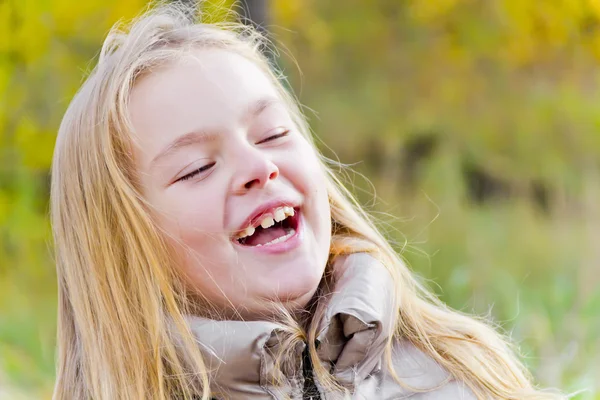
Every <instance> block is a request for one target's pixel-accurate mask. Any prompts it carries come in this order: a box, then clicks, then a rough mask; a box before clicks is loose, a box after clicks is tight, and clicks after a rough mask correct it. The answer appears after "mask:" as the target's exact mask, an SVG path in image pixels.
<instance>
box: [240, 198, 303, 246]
mask: <svg viewBox="0 0 600 400" xmlns="http://www.w3.org/2000/svg"><path fill="white" fill-rule="evenodd" d="M285 206H288V207H292V208H294V209H297V208H298V204H297V203H296V202H294V201H291V200H284V199H276V200H271V201H269V202H267V203H265V204H262V205H261V206H259V207H257V208H256V209H255V210H254V211H253V212H252V213H251V214H250V216H248V218H246V220H245V221H244V222H243V223H242V225H241V226H240V227H239V228H238V229H237V231H236V232H235V234H234V235H233V237H235V235H236V234H237V233H239V232H241V231H243V230H244V229H246V228H247V227H248V226H250V225H252V226H257V225H258V222H259V221H260V219H261V218H262V217H263V215H265V214H269V213H272V212H273V210H275V209H277V208H279V207H285Z"/></svg>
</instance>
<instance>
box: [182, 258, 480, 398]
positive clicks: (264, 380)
mask: <svg viewBox="0 0 600 400" xmlns="http://www.w3.org/2000/svg"><path fill="white" fill-rule="evenodd" d="M336 263H342V264H339V265H336V268H335V269H334V270H335V271H339V276H338V277H337V279H336V282H337V283H336V290H335V293H333V294H332V295H331V296H330V297H329V301H328V303H327V304H326V305H324V307H326V311H325V317H324V318H323V320H322V321H321V325H320V326H321V329H319V332H321V333H320V334H319V335H318V341H317V343H318V348H317V353H318V355H319V361H318V362H321V363H323V364H324V365H326V366H328V367H329V368H330V371H331V372H332V374H333V375H334V376H335V377H336V378H337V379H338V381H340V382H342V384H343V385H344V386H345V387H346V388H348V389H349V390H350V392H351V393H352V396H351V398H352V399H368V400H374V399H377V400H378V399H389V400H391V399H411V400H438V399H439V400H442V399H444V400H458V399H461V400H462V399H464V400H467V399H469V400H472V399H475V396H474V395H473V393H472V392H471V391H470V389H468V388H467V387H466V385H465V384H464V383H462V382H459V381H457V380H455V379H453V378H452V377H451V376H450V375H449V374H448V372H446V371H445V370H444V369H442V368H441V367H440V366H439V365H438V364H437V363H436V362H435V361H433V360H432V359H431V358H430V357H428V356H427V355H425V354H424V353H423V352H421V351H420V350H418V349H417V348H416V347H415V346H413V345H412V344H410V343H409V342H407V341H398V342H396V343H395V346H394V352H393V368H394V370H395V371H396V374H397V375H398V377H399V378H400V379H401V381H402V382H403V383H405V384H406V386H408V387H411V388H412V389H415V390H412V389H408V388H405V387H402V386H401V385H399V384H398V383H397V382H396V381H395V380H394V379H393V378H392V377H391V376H390V375H389V373H388V372H387V368H386V367H385V362H384V359H383V353H384V346H385V343H386V340H387V339H388V338H389V337H390V335H391V334H392V332H393V328H394V327H393V326H392V325H393V315H394V312H395V306H394V305H393V304H392V301H391V299H392V298H393V296H391V290H392V283H391V279H390V275H389V273H388V271H387V270H386V269H385V267H384V266H383V265H381V264H380V263H379V262H377V261H376V260H375V259H374V258H372V257H371V256H369V255H367V254H353V255H350V256H347V257H343V258H340V259H339V260H337V261H336ZM190 321H191V327H192V331H193V332H194V334H195V335H196V338H197V340H198V342H199V343H200V345H201V348H202V349H203V353H204V355H205V357H206V358H207V362H208V364H209V366H210V368H211V370H212V382H213V390H214V392H215V393H214V395H213V396H214V397H215V398H218V399H232V400H238V399H248V400H273V399H275V400H279V399H293V400H296V399H302V400H304V399H313V400H317V399H321V400H331V399H336V400H337V399H341V398H343V396H341V395H340V394H339V393H324V390H323V388H322V386H321V385H320V384H319V382H315V381H314V379H313V377H314V376H313V372H312V361H310V359H309V357H308V355H307V352H305V351H304V349H305V347H306V346H305V345H304V343H301V344H300V345H299V346H298V348H297V349H294V350H293V351H292V352H291V353H290V354H295V356H294V357H295V359H294V360H288V361H290V362H289V363H286V365H284V366H282V367H280V368H276V367H275V363H274V356H273V354H277V346H278V345H280V339H279V338H280V337H281V334H282V332H283V331H284V328H283V327H282V326H280V325H277V324H275V323H270V322H264V321H249V322H244V321H214V320H208V319H201V318H195V317H194V318H191V320H190ZM294 357H290V358H294ZM288 364H289V365H288ZM277 377H279V378H282V379H281V380H283V382H285V383H284V384H283V385H279V386H277V387H275V386H274V384H273V382H275V381H276V380H275V379H274V378H277ZM281 380H280V381H281Z"/></svg>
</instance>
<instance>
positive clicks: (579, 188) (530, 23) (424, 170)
mask: <svg viewBox="0 0 600 400" xmlns="http://www.w3.org/2000/svg"><path fill="white" fill-rule="evenodd" d="M146 3H147V2H146V1H140V0H83V1H72V0H0V399H19V398H32V399H37V398H49V397H50V395H51V391H52V386H53V380H54V347H55V329H56V321H55V320H56V277H55V272H54V265H53V261H52V242H51V235H50V226H49V222H48V190H49V167H50V162H51V157H52V151H53V146H54V141H55V137H56V131H57V127H58V124H59V122H60V119H61V117H62V114H63V112H64V111H65V109H66V107H67V105H68V103H69V101H70V99H71V97H72V96H73V94H74V93H75V91H76V90H77V88H78V86H79V85H80V84H81V82H82V79H83V77H84V76H85V74H86V72H87V71H89V70H90V69H91V67H92V66H93V65H94V63H95V60H96V59H95V56H96V55H97V52H98V50H99V48H100V45H101V43H102V40H103V38H104V36H105V34H106V33H107V31H108V29H109V28H110V26H111V25H113V24H114V23H115V22H117V21H118V20H119V19H122V18H124V19H128V18H131V17H133V16H134V15H136V14H137V13H139V12H140V10H142V9H143V8H144V7H145V5H146ZM232 3H234V2H233V1H231V0H230V1H217V2H216V4H215V3H206V4H205V5H204V6H203V7H204V8H205V9H207V11H208V13H209V14H210V18H211V19H213V20H214V19H217V20H218V19H222V18H225V15H226V14H225V13H224V12H222V7H229V6H231V5H232ZM247 3H248V4H247V6H248V7H247V9H248V8H249V9H250V13H247V12H246V15H248V14H249V15H250V17H251V18H252V19H253V20H255V22H258V23H260V24H262V26H263V27H265V28H266V29H267V30H268V32H269V34H270V35H271V38H272V39H273V40H274V42H275V43H276V44H277V46H278V47H279V49H280V53H279V55H278V58H277V59H276V62H277V63H278V64H279V66H280V68H281V69H282V70H283V71H284V73H285V74H286V75H287V76H289V80H290V84H291V86H292V87H293V88H294V90H295V91H296V93H297V94H298V96H299V98H300V99H301V101H302V102H303V104H304V105H306V107H307V109H306V112H307V115H308V117H309V119H310V122H311V125H312V127H313V129H314V131H315V133H316V134H317V135H318V136H319V137H320V138H321V139H322V140H323V144H322V149H323V151H324V152H325V153H326V154H327V155H328V156H330V157H332V158H335V157H337V158H339V160H340V161H342V162H343V163H345V164H348V165H349V166H351V167H352V169H353V170H354V171H356V172H351V171H350V170H345V171H342V172H344V173H346V174H347V182H348V183H349V184H353V185H354V187H355V189H354V191H355V192H356V194H357V196H358V197H359V198H360V199H361V201H362V202H363V204H365V205H367V206H368V207H369V209H370V210H371V211H372V212H374V213H376V214H377V215H378V217H379V218H380V220H381V227H382V229H383V230H384V231H385V232H386V233H387V235H388V237H389V238H390V240H392V241H394V243H395V244H396V247H397V249H398V251H400V252H402V254H403V255H404V257H405V258H406V259H407V261H408V262H409V264H410V265H411V267H412V268H413V269H414V270H415V271H416V272H417V273H419V274H420V275H421V276H422V277H423V279H424V280H425V281H426V282H427V284H428V285H429V286H430V287H431V288H432V290H434V291H435V292H436V293H438V294H439V295H440V296H441V298H442V299H443V300H444V301H446V302H447V303H449V304H450V305H451V306H452V307H455V308H457V309H460V310H464V311H467V312H476V313H478V314H489V315H490V317H491V318H493V319H494V320H495V321H496V322H497V323H499V324H500V325H501V326H502V327H503V328H504V330H505V332H507V333H510V334H511V335H512V337H513V338H514V340H515V341H516V342H517V343H518V344H519V346H520V348H521V351H522V353H523V356H524V360H525V362H526V363H527V365H528V366H529V367H530V368H531V370H532V371H533V374H534V375H535V377H536V378H537V380H538V382H539V383H540V385H542V386H553V387H559V388H562V389H564V390H566V391H576V390H586V391H584V392H582V393H581V394H578V395H577V396H576V397H575V398H576V399H579V400H583V399H585V400H589V399H600V383H599V382H600V339H599V338H600V68H599V67H600V1H599V0H549V1H535V0H431V1H425V0H379V1H364V0H363V1H360V0H337V1H333V0H329V1H324V0H277V1H276V0H272V1H265V0H263V1H247ZM207 15H208V14H207ZM205 18H208V17H205ZM296 63H297V64H298V66H299V68H300V70H299V69H298V67H297V66H296ZM300 71H301V72H300ZM374 194H376V197H374V196H373V195H374Z"/></svg>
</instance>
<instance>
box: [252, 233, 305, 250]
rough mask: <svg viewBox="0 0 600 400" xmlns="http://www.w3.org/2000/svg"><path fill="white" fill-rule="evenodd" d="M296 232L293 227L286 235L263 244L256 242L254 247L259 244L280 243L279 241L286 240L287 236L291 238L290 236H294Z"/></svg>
mask: <svg viewBox="0 0 600 400" xmlns="http://www.w3.org/2000/svg"><path fill="white" fill-rule="evenodd" d="M295 233H296V230H295V229H291V230H290V232H289V233H288V234H286V235H283V236H280V237H278V238H277V239H273V240H271V241H270V242H267V243H265V244H257V245H256V246H254V247H260V246H268V245H271V244H275V243H280V242H285V241H286V240H288V239H289V238H291V237H292V236H294V234H295Z"/></svg>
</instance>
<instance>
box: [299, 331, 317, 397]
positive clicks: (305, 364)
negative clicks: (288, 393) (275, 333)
mask: <svg viewBox="0 0 600 400" xmlns="http://www.w3.org/2000/svg"><path fill="white" fill-rule="evenodd" d="M302 376H303V377H304V388H303V389H302V400H322V399H321V393H319V388H318V387H317V385H316V383H315V375H314V369H313V363H312V359H311V358H310V352H309V350H308V343H306V346H305V347H304V351H302Z"/></svg>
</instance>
